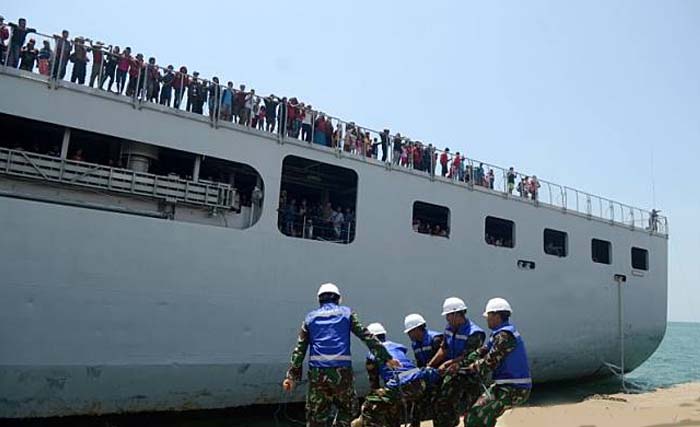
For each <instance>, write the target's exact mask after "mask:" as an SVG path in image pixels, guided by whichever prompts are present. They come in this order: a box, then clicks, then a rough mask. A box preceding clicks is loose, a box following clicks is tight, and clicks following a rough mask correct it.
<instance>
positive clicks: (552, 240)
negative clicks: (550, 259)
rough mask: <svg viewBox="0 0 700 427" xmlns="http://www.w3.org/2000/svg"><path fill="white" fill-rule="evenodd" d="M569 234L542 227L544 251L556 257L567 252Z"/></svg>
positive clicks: (563, 255)
mask: <svg viewBox="0 0 700 427" xmlns="http://www.w3.org/2000/svg"><path fill="white" fill-rule="evenodd" d="M568 249H569V235H568V234H567V233H565V232H563V231H558V230H552V229H551V228H545V229H544V253H546V254H547V255H554V256H558V257H565V256H567V255H568V254H569V250H568Z"/></svg>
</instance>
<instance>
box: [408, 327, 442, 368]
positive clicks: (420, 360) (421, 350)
mask: <svg viewBox="0 0 700 427" xmlns="http://www.w3.org/2000/svg"><path fill="white" fill-rule="evenodd" d="M439 336H442V334H441V333H440V332H437V331H431V330H426V331H425V333H424V334H423V340H422V341H411V347H413V354H415V356H416V364H417V365H420V366H426V365H427V364H428V362H430V359H432V358H433V356H435V353H434V352H433V341H434V340H435V338H436V337H439Z"/></svg>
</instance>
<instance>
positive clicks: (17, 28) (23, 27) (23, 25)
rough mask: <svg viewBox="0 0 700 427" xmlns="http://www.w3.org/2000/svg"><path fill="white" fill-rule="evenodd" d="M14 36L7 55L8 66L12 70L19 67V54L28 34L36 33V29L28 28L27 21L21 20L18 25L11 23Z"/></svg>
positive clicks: (11, 38) (11, 37)
mask: <svg viewBox="0 0 700 427" xmlns="http://www.w3.org/2000/svg"><path fill="white" fill-rule="evenodd" d="M9 25H10V28H12V35H11V36H10V45H9V52H8V53H7V65H8V66H10V67H12V68H17V66H18V65H19V54H20V50H21V49H22V46H23V45H24V41H25V40H26V38H27V34H29V33H36V30H35V29H34V28H27V20H26V19H24V18H19V20H18V21H17V23H16V24H15V23H13V22H10V24H9Z"/></svg>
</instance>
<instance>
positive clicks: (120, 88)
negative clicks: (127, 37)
mask: <svg viewBox="0 0 700 427" xmlns="http://www.w3.org/2000/svg"><path fill="white" fill-rule="evenodd" d="M130 63H131V48H130V47H125V48H124V52H122V54H121V56H120V57H119V60H118V61H117V92H118V93H119V94H120V95H121V93H122V92H124V88H125V87H126V73H127V72H128V71H129V64H130Z"/></svg>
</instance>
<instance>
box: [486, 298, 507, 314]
mask: <svg viewBox="0 0 700 427" xmlns="http://www.w3.org/2000/svg"><path fill="white" fill-rule="evenodd" d="M495 311H507V312H508V313H512V312H513V310H512V309H511V308H510V304H508V301H506V300H505V299H503V298H491V299H490V300H489V302H487V303H486V310H484V317H487V316H488V314H489V313H493V312H495Z"/></svg>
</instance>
